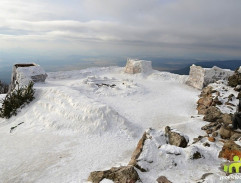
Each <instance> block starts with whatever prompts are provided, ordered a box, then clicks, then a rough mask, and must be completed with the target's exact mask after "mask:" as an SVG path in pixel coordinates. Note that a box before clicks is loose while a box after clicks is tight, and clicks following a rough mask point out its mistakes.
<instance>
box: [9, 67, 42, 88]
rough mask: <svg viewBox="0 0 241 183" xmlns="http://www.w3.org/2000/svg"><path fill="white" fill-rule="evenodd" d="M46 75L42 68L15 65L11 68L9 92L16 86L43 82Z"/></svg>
mask: <svg viewBox="0 0 241 183" xmlns="http://www.w3.org/2000/svg"><path fill="white" fill-rule="evenodd" d="M46 78H47V74H46V72H45V71H44V69H43V68H42V67H40V66H39V65H37V64H35V63H33V64H15V65H14V66H13V71H12V78H11V84H10V87H9V91H11V90H13V89H14V88H15V86H16V85H17V84H19V85H20V86H25V85H28V83H29V82H30V81H32V82H34V83H36V82H44V81H45V79H46Z"/></svg>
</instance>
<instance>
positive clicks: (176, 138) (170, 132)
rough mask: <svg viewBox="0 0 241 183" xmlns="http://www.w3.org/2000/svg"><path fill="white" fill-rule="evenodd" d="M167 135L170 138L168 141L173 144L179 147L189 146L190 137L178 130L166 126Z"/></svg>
mask: <svg viewBox="0 0 241 183" xmlns="http://www.w3.org/2000/svg"><path fill="white" fill-rule="evenodd" d="M165 135H166V136H167V138H168V143H169V144H171V145H175V146H178V147H183V148H185V147H187V144H188V141H189V140H188V137H185V136H184V135H182V134H181V133H179V132H178V131H176V130H174V129H171V128H170V127H169V126H166V128H165Z"/></svg>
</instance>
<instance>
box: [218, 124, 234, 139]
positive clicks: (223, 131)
mask: <svg viewBox="0 0 241 183" xmlns="http://www.w3.org/2000/svg"><path fill="white" fill-rule="evenodd" d="M219 134H220V136H221V138H223V139H229V138H230V137H231V135H232V131H231V130H230V129H229V128H226V127H224V126H222V127H221V128H220V130H219Z"/></svg>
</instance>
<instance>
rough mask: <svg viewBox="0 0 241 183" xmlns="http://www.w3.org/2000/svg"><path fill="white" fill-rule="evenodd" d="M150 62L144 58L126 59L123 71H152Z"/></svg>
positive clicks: (131, 72)
mask: <svg viewBox="0 0 241 183" xmlns="http://www.w3.org/2000/svg"><path fill="white" fill-rule="evenodd" d="M151 64H152V62H151V61H146V60H137V59H127V63H126V67H125V73H128V74H137V73H148V72H150V71H152V65H151Z"/></svg>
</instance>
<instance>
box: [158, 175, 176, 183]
mask: <svg viewBox="0 0 241 183" xmlns="http://www.w3.org/2000/svg"><path fill="white" fill-rule="evenodd" d="M156 181H157V182H158V183H172V182H171V181H170V180H168V179H167V178H166V177H165V176H160V177H159V178H158V179H156Z"/></svg>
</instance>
